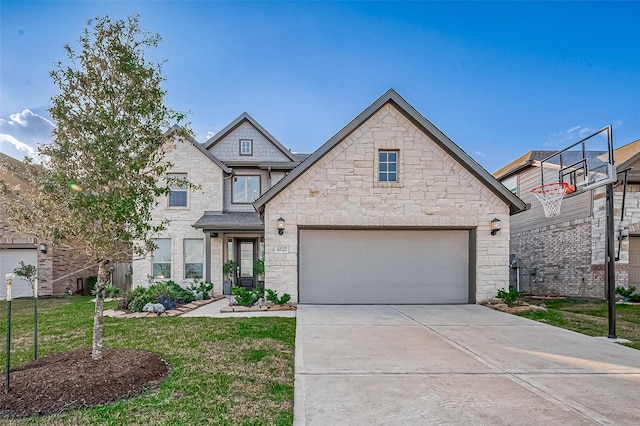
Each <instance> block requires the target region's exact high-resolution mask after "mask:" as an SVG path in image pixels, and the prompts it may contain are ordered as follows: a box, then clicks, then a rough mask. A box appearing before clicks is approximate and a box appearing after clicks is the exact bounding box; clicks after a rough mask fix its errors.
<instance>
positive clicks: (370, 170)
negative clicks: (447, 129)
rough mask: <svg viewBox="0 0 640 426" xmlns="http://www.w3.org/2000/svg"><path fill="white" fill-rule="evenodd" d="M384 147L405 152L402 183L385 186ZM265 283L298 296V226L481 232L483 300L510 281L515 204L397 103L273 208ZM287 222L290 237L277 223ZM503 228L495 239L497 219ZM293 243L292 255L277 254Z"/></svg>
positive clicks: (269, 208) (268, 216)
mask: <svg viewBox="0 0 640 426" xmlns="http://www.w3.org/2000/svg"><path fill="white" fill-rule="evenodd" d="M379 149H394V150H399V162H398V164H399V182H398V183H393V184H381V183H379V182H378V181H377V152H378V150H379ZM265 207H266V208H265V214H264V223H265V270H266V276H265V280H266V283H265V285H266V286H267V287H268V288H271V289H274V290H276V291H278V292H279V293H285V292H286V293H289V294H291V295H292V298H293V299H294V300H297V297H298V232H297V227H298V226H303V225H307V226H319V225H323V226H353V227H359V226H363V227H364V226H366V227H381V228H393V227H398V226H411V227H468V228H475V229H476V231H477V232H476V235H477V242H476V271H475V276H476V299H477V301H482V300H484V299H488V298H492V297H495V295H496V293H497V290H498V289H500V288H502V287H506V286H507V285H508V279H509V268H508V258H509V251H508V250H509V207H508V206H507V205H506V203H505V202H504V201H502V200H501V199H499V198H498V197H497V196H496V195H495V194H494V193H493V192H492V191H491V190H490V189H488V188H487V187H486V186H484V184H482V183H481V182H480V181H479V180H478V179H477V178H476V177H475V176H473V175H472V174H471V173H470V172H469V171H467V170H466V169H465V168H464V167H462V166H461V165H460V164H458V163H457V162H456V161H455V160H454V159H453V158H452V157H451V156H450V155H449V154H447V153H446V152H445V151H444V150H443V149H442V148H440V146H438V145H437V144H436V143H435V142H434V141H432V140H431V139H430V138H429V137H428V136H427V135H425V134H424V133H423V132H422V131H420V129H418V128H417V127H416V126H415V125H414V124H413V123H411V122H410V121H409V120H408V119H407V118H406V117H405V116H404V115H403V114H402V113H401V112H400V111H398V110H397V109H396V108H395V107H394V106H392V105H391V104H387V105H385V106H383V107H382V108H381V109H380V110H378V111H377V112H376V113H375V114H374V115H373V116H372V117H370V118H369V119H368V120H367V121H365V122H364V123H363V124H362V125H361V126H360V127H359V128H358V129H356V130H355V131H354V132H352V133H351V134H350V135H348V136H347V137H345V139H344V140H343V141H341V142H340V143H339V144H337V145H336V146H335V147H334V148H333V149H332V150H331V151H330V152H328V153H327V154H326V155H325V156H324V157H323V158H321V159H320V160H319V161H318V162H317V163H316V164H314V165H313V166H311V167H310V168H309V169H308V170H307V171H306V172H305V173H304V174H302V175H301V176H299V177H298V178H297V179H296V180H295V181H293V182H292V183H290V184H289V186H288V187H286V188H285V189H284V190H282V192H280V193H279V194H278V195H276V196H275V197H274V198H273V199H272V200H270V201H269V203H267V205H266V206H265ZM280 216H282V217H283V218H284V219H285V220H286V229H285V232H284V234H283V235H278V232H277V230H276V226H275V224H276V221H277V219H278V217H280ZM494 217H497V218H498V219H500V220H501V221H502V230H501V231H500V232H499V233H498V234H497V235H495V236H492V235H491V233H490V230H489V221H491V219H493V218H494ZM276 246H287V247H288V253H275V247H276Z"/></svg>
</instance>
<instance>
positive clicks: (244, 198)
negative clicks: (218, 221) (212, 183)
mask: <svg viewBox="0 0 640 426" xmlns="http://www.w3.org/2000/svg"><path fill="white" fill-rule="evenodd" d="M258 198H260V176H234V177H233V187H232V196H231V201H232V202H233V203H236V204H242V203H244V204H248V203H253V202H254V201H255V200H257V199H258Z"/></svg>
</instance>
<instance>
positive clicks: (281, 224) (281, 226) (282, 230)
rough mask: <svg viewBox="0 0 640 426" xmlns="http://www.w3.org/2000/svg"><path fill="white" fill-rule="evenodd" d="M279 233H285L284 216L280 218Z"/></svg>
mask: <svg viewBox="0 0 640 426" xmlns="http://www.w3.org/2000/svg"><path fill="white" fill-rule="evenodd" d="M278 234H280V235H282V234H284V219H283V218H282V217H279V218H278Z"/></svg>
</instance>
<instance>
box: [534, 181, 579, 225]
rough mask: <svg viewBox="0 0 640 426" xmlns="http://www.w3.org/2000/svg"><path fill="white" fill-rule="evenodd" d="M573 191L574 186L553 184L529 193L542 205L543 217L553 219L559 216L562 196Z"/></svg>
mask: <svg viewBox="0 0 640 426" xmlns="http://www.w3.org/2000/svg"><path fill="white" fill-rule="evenodd" d="M575 190H576V188H575V186H573V185H569V184H568V183H566V182H554V183H547V184H546V185H540V186H536V187H535V188H533V189H532V190H531V192H532V193H533V195H535V196H536V198H537V199H538V200H539V201H540V203H542V208H543V209H544V215H545V216H546V217H554V216H560V205H561V204H562V199H563V198H564V196H565V195H566V194H571V193H572V192H575Z"/></svg>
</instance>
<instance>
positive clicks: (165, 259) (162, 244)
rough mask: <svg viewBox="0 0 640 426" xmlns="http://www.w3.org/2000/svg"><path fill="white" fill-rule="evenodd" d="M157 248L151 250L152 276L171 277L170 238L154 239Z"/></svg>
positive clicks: (159, 277)
mask: <svg viewBox="0 0 640 426" xmlns="http://www.w3.org/2000/svg"><path fill="white" fill-rule="evenodd" d="M154 243H155V244H156V246H157V248H156V249H155V250H154V251H153V278H156V279H161V280H162V279H165V278H171V240H169V239H160V240H154Z"/></svg>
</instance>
